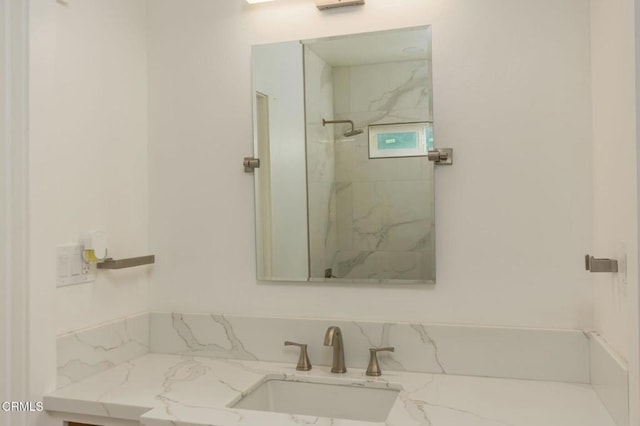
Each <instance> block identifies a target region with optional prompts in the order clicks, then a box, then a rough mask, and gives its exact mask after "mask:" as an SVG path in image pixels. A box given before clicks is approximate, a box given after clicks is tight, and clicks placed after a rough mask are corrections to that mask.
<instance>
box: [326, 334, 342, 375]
mask: <svg viewBox="0 0 640 426" xmlns="http://www.w3.org/2000/svg"><path fill="white" fill-rule="evenodd" d="M324 345H325V346H333V362H332V363H331V372H332V373H346V372H347V367H346V366H345V364H344V345H343V343H342V331H341V330H340V327H336V326H331V327H329V328H327V331H326V333H325V334H324Z"/></svg>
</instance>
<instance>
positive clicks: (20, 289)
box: [0, 0, 29, 426]
mask: <svg viewBox="0 0 640 426" xmlns="http://www.w3.org/2000/svg"><path fill="white" fill-rule="evenodd" d="M28 6H29V2H28V1H26V0H0V33H1V34H0V265H2V267H0V345H1V346H0V352H1V353H0V363H1V365H0V375H1V376H2V377H3V380H2V383H0V386H1V388H0V400H3V401H6V400H13V401H15V400H23V401H24V400H27V399H28V360H29V352H28V315H29V311H28V299H27V295H28V264H27V241H28V233H27V230H28V226H27V224H28V216H27V213H28V209H27V206H28V205H27V200H28V196H27V189H28V150H27V140H28V139H27V132H28V130H27V129H28V127H27V117H28V112H27V95H28V91H27V90H28V87H27V86H28V49H27V39H28ZM26 424H27V416H26V415H25V414H20V413H4V412H0V426H5V425H6V426H8V425H12V426H13V425H15V426H23V425H26Z"/></svg>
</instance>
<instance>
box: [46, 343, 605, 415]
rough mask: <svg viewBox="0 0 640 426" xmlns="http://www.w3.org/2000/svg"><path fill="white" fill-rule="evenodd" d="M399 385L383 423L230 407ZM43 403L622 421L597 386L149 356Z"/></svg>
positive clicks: (111, 411)
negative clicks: (338, 388)
mask: <svg viewBox="0 0 640 426" xmlns="http://www.w3.org/2000/svg"><path fill="white" fill-rule="evenodd" d="M271 378H276V379H284V380H292V381H304V382H316V383H334V384H343V385H352V386H354V385H355V386H366V387H383V388H385V387H386V388H394V389H399V390H400V393H399V397H398V399H397V400H396V402H395V404H394V405H393V407H392V409H391V412H390V414H389V417H388V418H387V420H386V421H385V422H384V423H380V422H361V421H354V420H343V419H338V418H324V417H315V416H304V415H295V414H293V415H292V414H282V413H268V412H260V411H253V410H241V409H234V408H229V407H230V406H231V405H232V404H233V403H234V402H235V401H237V400H238V399H239V398H240V397H241V396H242V395H245V394H247V393H248V392H249V391H251V390H252V389H254V388H255V387H256V386H258V385H259V384H260V383H262V382H263V381H264V380H267V379H271ZM44 405H45V409H47V410H49V411H55V412H62V413H77V414H86V415H97V416H108V417H112V418H118V419H126V420H135V421H137V420H140V422H141V424H142V425H145V426H205V425H209V426H296V425H325V426H331V425H333V426H418V425H421V426H540V425H545V426H615V424H614V423H613V421H612V420H611V418H610V417H609V416H608V414H607V412H606V410H605V408H604V407H603V406H602V404H601V403H600V401H599V400H598V398H597V396H596V395H595V393H594V392H593V390H592V389H591V387H590V386H589V385H581V384H569V383H555V382H540V381H524V380H513V379H495V378H479V377H465V376H450V375H443V374H424V373H406V372H388V373H386V374H384V375H383V376H381V377H380V378H370V377H366V376H365V375H364V371H363V370H360V369H350V370H349V371H348V372H347V373H346V374H343V375H336V374H331V373H330V372H329V371H328V368H323V367H315V368H314V369H313V370H311V371H310V372H305V373H301V372H296V371H295V364H289V363H288V364H278V363H267V362H259V361H244V360H222V359H211V358H199V357H191V356H184V355H182V356H181V355H161V354H147V355H144V356H142V357H140V358H137V359H135V360H132V361H129V362H127V363H126V364H122V365H119V366H116V367H114V368H112V369H110V370H108V371H105V372H102V373H99V374H97V375H95V376H93V377H90V378H88V379H85V380H83V381H81V382H78V383H74V384H72V385H69V386H67V387H65V388H62V389H59V390H57V391H55V392H53V393H51V394H48V395H46V396H45V397H44Z"/></svg>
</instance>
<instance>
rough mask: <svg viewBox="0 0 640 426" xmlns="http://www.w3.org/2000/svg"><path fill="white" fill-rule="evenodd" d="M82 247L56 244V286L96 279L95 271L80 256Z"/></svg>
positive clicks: (88, 281)
mask: <svg viewBox="0 0 640 426" xmlns="http://www.w3.org/2000/svg"><path fill="white" fill-rule="evenodd" d="M82 249H83V247H82V246H58V248H57V256H58V262H57V264H58V271H57V274H56V275H57V284H56V287H64V286H67V285H74V284H83V283H90V282H93V281H95V280H96V276H95V272H93V269H92V268H91V267H90V265H89V264H88V263H86V262H85V261H84V259H83V258H82Z"/></svg>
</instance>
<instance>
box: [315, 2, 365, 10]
mask: <svg viewBox="0 0 640 426" xmlns="http://www.w3.org/2000/svg"><path fill="white" fill-rule="evenodd" d="M363 4H364V0H316V7H317V8H318V9H320V10H325V9H332V8H334V7H344V6H359V5H363Z"/></svg>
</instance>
